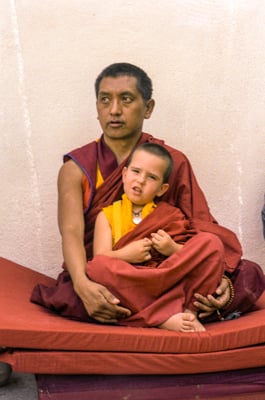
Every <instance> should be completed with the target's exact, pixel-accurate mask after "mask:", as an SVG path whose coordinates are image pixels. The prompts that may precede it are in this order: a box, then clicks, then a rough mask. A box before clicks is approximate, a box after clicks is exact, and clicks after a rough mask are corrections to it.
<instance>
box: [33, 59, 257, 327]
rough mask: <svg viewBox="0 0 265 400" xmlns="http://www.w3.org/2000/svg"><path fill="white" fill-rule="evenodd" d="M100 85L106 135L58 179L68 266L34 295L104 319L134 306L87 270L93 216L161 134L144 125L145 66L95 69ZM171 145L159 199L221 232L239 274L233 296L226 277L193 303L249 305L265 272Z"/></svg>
mask: <svg viewBox="0 0 265 400" xmlns="http://www.w3.org/2000/svg"><path fill="white" fill-rule="evenodd" d="M95 88H96V97H97V112H98V120H99V122H100V125H101V128H102V131H103V135H102V137H101V138H100V140H99V141H97V142H92V143H90V144H88V145H86V146H84V147H83V148H80V149H76V150H75V151H73V152H71V153H69V154H68V155H66V156H65V161H67V162H65V163H64V165H63V166H62V168H61V170H60V172H59V178H58V190H59V228H60V232H61V235H62V248H63V256H64V261H65V267H66V269H67V271H64V272H63V273H62V275H61V276H60V277H59V279H58V284H57V286H56V288H48V289H47V290H46V289H45V288H42V287H38V288H35V290H34V293H33V296H32V300H33V301H36V302H39V303H41V304H44V305H46V306H47V307H50V308H52V309H56V310H57V311H58V312H60V313H61V314H62V315H65V316H70V317H72V318H73V317H76V318H78V319H86V316H89V317H92V318H93V319H95V320H97V321H99V322H102V323H115V322H117V321H118V320H122V319H124V318H127V317H129V316H130V314H131V311H130V310H128V309H126V308H124V307H121V306H120V305H119V299H117V298H115V297H114V296H113V295H112V294H111V293H110V292H109V291H108V290H107V289H106V288H105V287H103V286H102V285H99V284H97V283H95V282H92V281H91V280H89V279H88V277H87V275H86V263H87V260H88V259H90V258H91V257H92V238H93V227H94V221H95V218H96V215H97V213H98V212H99V211H100V210H101V209H102V207H103V206H105V205H107V204H109V203H111V202H112V201H114V200H116V199H117V198H119V195H120V193H121V189H122V182H121V171H122V168H123V166H124V163H125V162H126V159H127V158H128V156H129V155H130V153H131V152H132V150H133V149H134V148H135V146H137V145H138V144H140V143H143V142H146V141H156V142H158V143H162V141H159V140H158V139H155V138H153V137H152V136H151V135H148V134H145V133H143V132H142V127H143V122H144V119H148V118H150V117H151V115H152V112H153V109H154V100H153V99H152V82H151V80H150V78H149V77H148V76H147V75H146V73H145V72H144V71H142V70H141V69H140V68H138V67H136V66H134V65H131V64H127V63H117V64H113V65H111V66H109V67H107V68H106V69H105V70H103V71H102V73H101V74H100V75H99V76H98V78H97V80H96V83H95ZM162 144H163V143H162ZM165 146H166V145H165ZM166 147H167V148H168V150H169V151H170V153H171V155H172V157H173V159H174V173H173V174H172V177H171V181H170V188H171V190H169V191H168V192H167V193H166V194H165V195H164V196H163V197H162V199H163V200H165V201H167V202H169V203H170V204H173V205H176V206H178V207H179V208H180V209H181V210H182V212H183V213H184V214H185V216H186V217H187V218H188V219H190V221H191V222H192V224H194V227H196V229H199V230H201V231H208V232H212V233H215V234H216V235H218V236H219V238H221V240H222V242H223V244H224V247H225V254H226V260H225V261H226V270H227V273H228V274H229V273H231V274H232V277H233V278H234V286H235V299H234V298H233V297H234V292H233V286H232V282H231V281H230V280H229V279H223V280H222V283H221V285H220V286H219V288H218V289H217V293H216V295H217V298H215V297H214V296H208V298H204V297H202V296H200V295H199V294H198V297H197V298H198V303H196V305H197V306H198V307H199V308H200V309H201V310H202V313H201V316H203V317H205V316H208V315H210V314H212V312H213V311H214V310H216V309H220V308H226V310H225V312H224V314H222V315H225V314H228V313H230V311H235V309H237V308H238V307H239V311H240V312H241V311H243V312H244V311H246V310H248V309H249V308H250V307H251V306H252V305H253V304H254V303H255V302H256V300H257V299H258V298H259V297H260V295H261V294H262V292H263V291H264V288H265V281H264V275H263V273H262V271H261V269H260V268H259V267H258V266H257V265H256V264H253V263H250V262H249V263H247V265H246V263H245V264H244V263H243V264H242V263H240V259H241V247H240V244H239V242H238V240H237V239H236V237H235V235H234V234H233V233H232V232H231V231H229V230H227V229H225V228H223V227H221V226H219V225H218V224H217V223H216V221H215V220H214V218H213V217H212V216H211V214H210V212H209V209H208V206H207V203H206V200H205V197H204V195H203V193H202V191H201V189H200V188H199V186H198V184H197V181H196V178H195V176H194V174H193V171H192V168H191V166H190V163H189V161H188V160H187V158H186V157H185V156H184V155H183V154H182V153H181V152H179V151H178V150H175V149H173V148H170V147H168V146H166ZM84 232H85V234H84ZM246 276H247V279H245V277H246ZM69 278H71V279H69ZM243 281H244V282H248V287H244V286H243V285H242V282H243ZM238 288H239V289H240V290H237V289H238ZM72 289H74V292H73V290H72ZM75 294H77V296H76V295H75ZM238 296H239V297H238ZM60 299H62V301H60ZM80 299H81V302H80ZM232 301H233V304H232V305H235V307H236V308H234V309H232V308H231V306H232V305H231V304H230V303H231V302H232ZM228 306H230V307H228ZM80 307H81V308H80ZM82 307H83V311H80V314H78V312H77V310H81V309H82ZM218 313H219V316H220V312H219V311H218ZM89 317H88V319H89Z"/></svg>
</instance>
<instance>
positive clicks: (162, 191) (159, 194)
mask: <svg viewBox="0 0 265 400" xmlns="http://www.w3.org/2000/svg"><path fill="white" fill-rule="evenodd" d="M168 188H169V184H168V183H163V184H162V186H161V188H160V190H159V192H158V193H157V196H158V197H161V196H163V194H165V193H166V191H167V190H168Z"/></svg>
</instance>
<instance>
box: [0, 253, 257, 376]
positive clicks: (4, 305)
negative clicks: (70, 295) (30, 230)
mask: <svg viewBox="0 0 265 400" xmlns="http://www.w3.org/2000/svg"><path fill="white" fill-rule="evenodd" d="M53 282H54V279H52V278H49V277H47V276H45V275H43V274H40V273H38V272H36V271H33V270H30V269H28V268H26V267H22V266H20V265H18V264H15V263H13V262H11V261H8V260H6V259H3V258H0V304H1V308H0V345H1V346H7V347H11V348H20V349H31V350H35V351H36V356H37V354H39V355H40V354H43V351H44V352H45V351H47V350H49V351H52V352H50V353H49V352H47V353H46V355H47V358H46V361H45V362H44V360H42V361H41V362H40V364H41V363H44V364H45V365H46V366H45V367H43V368H44V369H45V371H46V373H48V372H47V369H46V368H48V364H46V362H48V361H49V362H51V360H52V359H53V360H55V359H56V358H55V356H56V355H57V356H58V355H59V358H60V357H61V359H62V360H63V359H64V361H66V360H70V359H71V357H72V359H73V360H75V361H76V362H78V359H79V361H80V365H81V366H82V368H83V367H84V368H85V364H86V352H89V353H90V361H91V356H92V360H94V359H95V360H98V361H97V362H95V363H94V365H92V366H91V365H90V366H87V371H89V372H87V373H91V368H93V367H94V366H95V367H96V368H97V371H99V369H100V368H99V365H98V364H101V366H102V370H104V371H106V370H109V369H110V365H111V368H112V371H115V372H113V373H117V371H118V370H119V371H124V373H131V372H130V368H131V370H133V371H137V370H138V372H132V373H139V368H138V369H137V362H139V363H140V364H141V362H142V361H141V360H142V358H143V356H146V360H149V361H148V363H149V365H150V371H151V370H153V371H156V372H153V373H159V372H158V371H159V369H160V370H161V373H166V372H162V371H165V370H167V371H169V369H171V372H168V373H173V372H172V369H174V365H175V364H176V363H173V365H172V368H170V367H168V366H167V368H166V369H165V368H164V370H163V363H165V362H166V363H168V365H170V362H173V360H174V359H179V360H182V362H181V364H182V366H183V368H184V369H185V368H186V367H188V365H190V367H192V357H194V355H195V356H196V363H197V362H199V360H200V359H201V361H203V360H207V362H209V359H211V357H212V361H213V362H214V363H213V364H212V365H208V366H207V367H206V366H204V369H205V368H206V370H207V371H212V370H218V363H219V364H220V359H219V358H217V357H216V354H223V353H224V354H225V352H226V351H227V350H231V355H230V360H231V369H232V368H234V367H233V362H234V365H235V368H240V366H241V367H242V368H246V367H248V366H252V367H253V366H260V365H265V351H264V349H263V351H262V352H260V351H259V350H255V351H256V353H255V354H256V355H257V357H254V359H253V348H251V346H253V345H257V344H261V343H264V342H265V310H259V311H255V312H252V313H249V314H248V315H245V316H242V317H240V318H239V319H237V320H233V321H224V322H216V323H212V324H208V325H206V329H207V330H206V332H196V333H192V334H184V333H178V332H171V331H166V330H161V329H156V328H132V327H130V328H129V327H120V326H107V325H100V324H89V323H82V322H76V321H71V320H67V319H65V318H62V317H60V316H57V315H55V314H53V313H51V312H50V311H47V310H46V309H44V308H42V307H40V306H38V305H35V304H32V303H30V301H29V297H30V294H31V291H32V288H33V287H34V285H35V284H37V283H43V284H51V283H53ZM243 347H249V349H248V352H247V351H246V350H247V349H244V351H245V353H243V352H242V353H241V348H243ZM256 349H258V348H256ZM39 350H40V352H39ZM69 350H70V351H71V352H70V353H69V352H68V351H69ZM78 351H81V353H78ZM104 352H105V353H104ZM107 352H108V353H107ZM216 352H222V353H216ZM25 353H29V352H28V351H25ZM121 353H122V354H123V361H121V360H120V361H121V364H119V363H118V359H119V354H121ZM188 354H190V358H189V360H188V359H187V360H186V361H187V362H188V364H187V366H186V367H184V366H185V362H186V361H185V362H184V360H185V357H186V355H188ZM211 354H212V356H211ZM228 354H229V353H227V357H228ZM243 354H245V357H247V358H244V360H245V361H244V362H242V357H241V355H243ZM95 355H96V356H95ZM125 355H126V357H127V358H126V357H125V358H124V356H125ZM191 355H192V357H191ZM233 355H234V357H233ZM250 355H251V360H250V359H248V357H249V356H250ZM157 356H159V360H160V361H159V363H160V364H156V357H157ZM5 357H7V358H8V357H9V356H7V355H0V361H1V360H5ZM14 357H15V355H14ZM32 357H34V353H33V354H31V358H32ZM107 357H111V359H112V361H110V359H109V358H107ZM205 357H206V358H205ZM133 359H134V362H135V363H136V364H135V365H133V362H132V360H133ZM224 359H225V358H224ZM104 360H105V361H104ZM106 360H108V361H109V362H110V364H109V365H107V363H106ZM137 360H138V361H137ZM163 360H164V361H163ZM228 360H229V359H228V358H227V361H228ZM233 360H234V361H233ZM37 361H38V360H37V359H36V363H34V365H35V367H36V365H37V364H38V362H37ZM39 361H40V359H39ZM161 361H162V364H161ZM232 361H233V362H232ZM247 362H248V364H247V365H245V364H246V363H247ZM253 362H254V365H253ZM58 363H59V361H58ZM58 363H57V365H56V363H55V364H54V369H53V372H54V373H60V372H58V369H59V370H60V366H59V364H58ZM115 363H117V364H115ZM152 363H153V366H152ZM140 364H139V365H140ZM238 364H240V365H238ZM25 365H26V364H25ZM49 365H50V368H51V363H50V364H49ZM126 365H127V370H126ZM196 365H197V364H196ZM141 367H142V365H141ZM19 368H20V369H21V367H19ZM25 368H26V367H25ZM71 368H72V369H73V368H74V367H73V365H69V363H68V370H67V368H66V367H64V369H62V370H61V373H65V372H67V371H68V372H69V373H70V372H71V371H72V369H71ZM80 368H81V367H80ZM124 368H125V369H124ZM181 368H182V367H178V369H180V370H181ZM213 368H214V369H213ZM216 368H217V369H216ZM219 368H220V366H219ZM29 369H30V368H29V367H28V366H27V371H25V372H28V371H29ZM186 369H187V368H186ZM70 370H71V371H70ZM82 370H83V371H84V369H82ZM49 371H50V373H51V370H49ZM78 371H80V370H78ZM31 372H38V371H33V370H31ZM39 372H43V370H41V371H39ZM186 372H187V371H186ZM193 372H194V369H193ZM198 372H205V371H200V370H199V371H198ZM71 373H73V372H71ZM97 373H100V372H97ZM105 373H107V372H105ZM108 373H111V372H108ZM118 373H123V372H118ZM146 373H147V372H146ZM183 373H184V370H183Z"/></svg>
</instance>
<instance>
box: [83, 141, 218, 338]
mask: <svg viewBox="0 0 265 400" xmlns="http://www.w3.org/2000/svg"><path fill="white" fill-rule="evenodd" d="M172 168H173V161H172V158H171V155H170V153H169V152H168V151H167V150H166V149H165V148H164V147H163V146H161V145H158V144H156V143H144V144H142V145H140V146H139V147H137V148H136V149H135V150H134V152H133V154H132V155H131V157H130V159H129V161H128V163H127V166H126V167H124V169H123V173H122V179H123V186H124V194H123V195H122V199H121V200H119V201H116V202H114V203H113V204H112V205H110V206H108V207H106V208H103V210H102V211H101V212H100V213H99V214H98V216H97V219H96V223H95V231H94V259H93V260H92V261H90V262H88V266H87V273H88V276H89V278H90V279H92V280H93V281H96V282H98V283H101V284H103V285H105V286H107V287H108V288H109V290H111V292H112V293H114V294H115V295H116V296H117V298H118V299H120V301H121V304H122V305H123V306H126V307H128V308H129V309H131V310H132V312H133V314H132V316H131V317H129V318H127V319H126V320H123V321H120V323H122V324H125V325H134V326H157V327H159V328H164V329H169V330H174V331H180V332H194V331H205V328H204V326H203V325H202V324H201V323H200V322H199V320H198V319H197V313H196V311H195V310H194V309H193V307H192V301H191V299H192V292H194V291H195V290H196V291H197V290H198V285H199V287H200V292H202V293H203V292H205V293H209V290H210V292H214V291H215V289H216V287H217V285H218V283H219V282H220V280H221V277H222V274H223V270H224V264H223V258H222V247H221V248H220V242H219V239H218V238H217V237H215V236H214V235H211V234H207V233H197V232H195V231H194V230H192V229H191V227H190V226H189V222H188V220H186V219H185V216H184V215H183V213H182V212H181V211H180V210H179V209H177V208H175V207H173V206H170V205H168V204H166V203H164V202H158V199H159V197H161V196H162V195H163V194H164V193H165V192H166V191H167V189H168V187H169V183H168V180H169V177H170V173H171V171H172ZM164 207H165V208H164ZM159 210H160V211H159ZM153 216H154V218H152V217H153ZM162 227H163V229H162ZM171 234H172V236H173V237H174V238H173V237H171ZM209 235H210V237H209ZM196 238H198V240H197V241H196V242H195V240H196ZM192 241H193V242H194V246H192ZM206 242H207V243H206ZM185 243H186V244H185ZM189 243H191V246H188V244H189ZM196 243H197V244H196ZM202 244H203V246H204V245H205V244H206V245H207V246H209V245H210V246H214V247H215V251H214V253H215V257H216V254H218V257H219V258H218V260H217V261H215V262H214V264H215V266H214V274H213V271H212V270H211V278H210V279H209V269H208V267H207V268H205V263H206V262H207V260H208V258H209V254H208V253H207V257H205V259H204V258H203V255H201V256H200V257H199V258H198V264H197V266H198V271H197V272H196V273H195V274H194V267H193V270H189V266H188V265H186V264H185V262H184V263H183V262H182V265H179V263H178V260H177V259H178V257H177V254H178V252H179V251H183V249H184V247H185V248H186V246H187V251H188V253H189V255H190V251H193V250H192V249H195V251H196V254H197V253H198V249H199V248H200V247H201V246H202ZM198 246H199V247H198ZM216 247H217V251H216ZM196 249H197V250H196ZM202 253H203V252H202ZM102 256H104V257H102ZM157 256H158V257H157ZM196 256H198V255H196ZM110 257H111V258H110ZM154 260H155V261H154ZM157 260H158V261H157ZM171 261H172V262H171ZM132 264H133V265H132ZM187 264H189V263H187ZM216 265H217V267H216ZM196 269H197V267H196ZM202 269H203V270H205V271H206V274H204V273H201V272H199V271H201V270H202ZM202 276H204V277H203V278H202ZM184 280H186V282H187V283H185V282H184ZM192 288H193V289H194V290H193V289H192ZM186 294H187V297H188V298H189V299H188V300H187V299H186V298H185V297H186ZM163 298H164V301H163ZM186 300H187V301H186ZM153 301H157V302H158V307H157V315H156V316H154V315H148V312H147V313H146V312H145V315H141V311H142V310H143V309H146V308H147V309H148V302H153ZM164 309H165V310H166V311H165V310H164ZM139 314H140V315H141V317H139ZM136 315H138V316H137V317H135V316H136ZM163 318H165V319H164V320H163Z"/></svg>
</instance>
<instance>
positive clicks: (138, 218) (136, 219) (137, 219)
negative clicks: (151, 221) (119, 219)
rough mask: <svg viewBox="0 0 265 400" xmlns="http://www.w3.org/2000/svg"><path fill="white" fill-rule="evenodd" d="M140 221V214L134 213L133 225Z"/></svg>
mask: <svg viewBox="0 0 265 400" xmlns="http://www.w3.org/2000/svg"><path fill="white" fill-rule="evenodd" d="M141 221H142V218H141V216H140V215H134V216H133V223H134V224H135V225H138V224H139V223H140V222H141Z"/></svg>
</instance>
